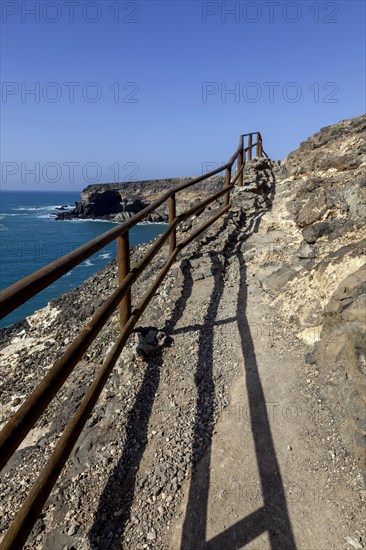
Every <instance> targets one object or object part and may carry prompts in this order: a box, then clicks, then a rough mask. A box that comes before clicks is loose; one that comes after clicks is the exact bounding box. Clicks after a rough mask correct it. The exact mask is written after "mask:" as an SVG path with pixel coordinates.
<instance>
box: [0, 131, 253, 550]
mask: <svg viewBox="0 0 366 550" xmlns="http://www.w3.org/2000/svg"><path fill="white" fill-rule="evenodd" d="M254 134H256V137H257V141H256V143H253V142H252V136H253V135H254ZM247 135H248V134H243V135H241V136H240V140H239V145H238V148H237V149H236V151H235V152H234V154H233V155H232V157H231V158H230V159H229V161H228V162H227V163H226V164H225V165H224V166H222V167H220V168H217V169H215V170H212V171H211V172H208V173H207V174H204V175H203V176H199V177H197V178H194V179H193V180H190V181H188V182H184V183H182V184H180V185H177V186H175V187H173V188H171V189H169V190H168V191H167V192H165V193H164V194H163V195H162V196H161V197H159V198H158V199H157V200H156V201H154V202H153V203H151V204H150V205H149V206H147V207H146V208H144V209H143V210H142V211H140V212H139V213H138V214H135V215H134V216H133V217H132V218H130V219H129V220H128V221H127V222H124V223H122V224H121V225H119V226H118V227H116V228H113V229H111V230H109V231H107V232H106V233H104V234H102V235H101V236H99V237H97V238H96V239H93V240H92V241H89V242H88V243H86V244H85V245H83V246H81V247H79V248H78V249H76V250H75V251H73V252H72V253H71V254H68V255H66V256H63V257H61V258H59V259H58V260H56V261H54V262H52V263H51V264H49V265H47V266H45V267H44V268H41V269H40V270H38V271H36V272H35V273H33V274H31V275H29V276H28V277H26V278H24V279H22V280H21V281H19V282H18V283H15V284H14V285H12V286H11V287H9V288H8V289H6V290H4V291H3V292H1V293H0V306H1V307H2V312H1V315H0V318H2V317H4V316H5V315H7V314H8V313H10V312H11V311H13V310H14V309H16V307H19V305H21V304H23V303H24V302H25V301H27V300H28V299H30V298H31V297H33V296H34V295H36V294H37V293H38V292H40V291H41V290H43V289H44V288H46V287H47V286H49V285H50V284H51V283H53V282H54V281H55V280H57V279H58V278H59V277H61V276H62V275H64V274H65V273H66V272H67V271H69V270H70V269H72V268H73V267H74V266H75V265H78V264H79V263H81V262H82V261H84V260H85V259H86V258H88V257H89V256H91V255H92V254H94V253H95V252H97V251H98V250H100V249H101V248H103V247H104V246H106V245H107V244H109V243H110V242H112V241H113V240H116V241H117V264H118V277H119V286H118V287H117V289H116V290H115V291H114V292H113V293H112V295H111V296H110V297H109V298H107V299H106V300H105V302H104V303H103V305H102V306H101V307H100V308H99V310H98V311H97V313H96V314H95V315H94V316H93V317H92V319H90V320H89V322H88V323H87V324H86V326H85V327H84V329H83V330H82V332H81V333H80V334H79V336H78V337H77V338H76V339H75V340H74V341H73V342H72V344H71V345H70V346H69V347H68V349H67V350H66V351H65V352H64V353H63V354H62V356H61V358H60V359H58V361H56V363H55V364H54V365H53V367H52V368H51V370H50V371H49V372H48V373H47V375H46V376H45V377H44V378H43V380H42V381H41V383H40V384H39V385H38V386H37V387H36V388H35V390H34V391H33V392H32V393H31V395H30V396H29V397H28V398H27V399H26V400H25V402H24V403H23V404H22V406H21V407H20V408H19V409H18V411H17V412H16V413H15V414H14V415H13V416H12V417H11V418H10V420H9V421H8V422H7V424H6V425H5V427H4V428H3V429H2V431H1V432H0V470H1V469H2V468H3V467H4V465H5V464H6V463H7V461H8V460H9V458H10V457H11V456H12V455H13V454H14V452H15V451H16V449H17V448H18V446H19V445H20V443H21V442H22V441H23V439H24V438H25V437H26V435H27V434H28V433H29V431H30V430H31V429H32V427H33V426H34V424H35V423H36V421H37V420H38V418H39V417H40V416H41V414H42V413H43V412H44V411H45V410H46V408H47V407H48V405H49V403H50V402H51V401H52V399H53V398H54V397H55V395H56V394H57V392H58V391H59V390H60V388H61V387H62V386H63V384H64V383H65V381H66V380H67V378H68V377H69V376H70V374H71V373H72V371H73V369H74V368H75V366H76V365H77V363H78V362H79V361H80V359H81V358H82V356H83V355H84V353H85V351H86V350H87V349H88V348H89V346H90V345H91V343H92V342H93V341H94V339H95V338H96V336H97V335H98V334H99V332H100V330H101V329H102V328H103V327H104V326H105V323H106V322H107V320H108V319H109V318H110V316H111V315H112V313H113V312H114V310H115V309H116V307H118V305H119V308H120V325H121V334H120V337H119V338H118V340H117V342H116V344H115V345H114V347H113V348H112V350H111V352H110V353H109V354H108V357H107V359H106V360H105V362H104V363H103V365H102V367H101V369H100V371H99V373H98V374H97V376H96V377H95V379H94V380H93V382H92V383H91V385H90V387H89V390H88V391H87V393H86V394H85V396H84V398H83V399H82V401H81V403H80V405H79V408H78V409H77V411H76V413H75V414H74V416H73V418H72V419H71V421H70V422H69V423H68V424H67V426H66V428H65V430H64V432H63V434H62V435H61V437H60V439H59V441H58V443H57V445H56V447H55V450H54V451H53V453H52V455H51V457H50V459H49V460H48V462H47V463H46V465H45V467H44V468H43V470H42V471H41V473H40V474H39V476H38V479H37V480H36V482H35V483H34V485H33V486H32V488H31V490H30V492H29V494H28V496H27V497H26V499H25V501H24V503H23V505H22V507H21V509H20V510H19V512H18V513H17V514H16V516H15V518H14V520H13V522H12V524H11V526H10V527H9V529H8V531H7V532H6V534H5V537H4V539H3V540H2V542H1V544H0V548H1V549H2V550H10V549H17V550H18V549H19V548H20V547H21V546H22V545H23V544H24V543H25V542H26V540H27V538H28V536H29V533H30V531H31V530H32V527H33V525H34V523H35V522H36V521H37V519H38V517H39V515H40V513H41V511H42V508H43V506H44V504H45V502H46V500H47V498H48V496H49V494H50V492H51V491H52V488H53V486H54V485H55V483H56V481H57V478H58V476H59V475H60V473H61V471H62V468H63V467H64V465H65V463H66V461H67V459H68V457H69V456H70V453H71V451H72V449H73V447H74V444H75V442H76V440H77V438H78V436H79V435H80V433H81V431H82V429H83V427H84V425H85V423H86V421H87V419H88V417H89V415H90V413H91V411H92V409H93V407H94V405H95V403H96V401H97V399H98V397H99V395H100V393H101V391H102V389H103V387H104V385H105V383H106V381H107V379H108V376H109V374H110V372H111V370H112V369H113V366H114V365H115V363H116V361H117V359H118V357H119V355H120V353H121V351H122V349H123V347H124V345H125V343H126V342H127V339H128V337H129V335H130V334H131V332H132V330H133V328H134V327H135V325H136V323H137V321H138V319H139V318H140V317H141V315H142V313H143V311H144V310H145V309H146V307H147V306H148V304H149V302H150V300H151V299H152V298H153V296H154V295H155V293H156V291H157V289H158V288H159V286H160V284H161V282H162V281H163V279H164V277H165V276H166V274H167V273H168V271H169V269H170V267H171V265H172V264H173V262H174V261H175V260H176V258H177V256H178V254H179V253H180V252H181V250H183V248H185V247H186V246H187V245H188V244H189V243H191V242H192V241H193V240H194V239H195V238H196V237H197V236H198V235H200V234H201V233H202V232H203V231H205V230H206V229H207V228H208V227H210V225H212V224H213V223H214V222H215V221H216V220H218V219H219V218H220V217H221V216H223V215H224V214H225V213H226V212H227V211H228V210H229V208H230V191H231V190H232V189H233V188H234V186H235V184H236V182H239V185H242V184H243V172H244V167H245V160H246V154H247V153H248V159H249V157H250V158H251V151H252V149H253V148H254V147H256V153H257V155H258V153H260V155H262V153H263V148H262V138H261V135H260V133H259V132H255V133H253V134H249V136H250V143H249V145H248V147H244V137H245V136H247ZM236 159H238V165H237V171H236V175H235V176H234V177H233V178H232V176H231V171H232V167H233V165H234V162H235V161H236ZM224 170H225V173H226V176H225V184H224V187H223V188H222V189H221V190H220V191H218V192H216V193H214V194H213V195H211V196H210V197H208V198H207V199H205V200H203V201H202V202H200V203H199V204H198V205H195V206H193V207H191V208H189V209H188V210H186V211H185V212H183V213H182V214H180V215H179V216H177V215H176V195H177V193H179V191H182V190H184V189H186V188H188V187H190V186H192V185H195V184H196V183H199V182H201V181H204V180H206V179H208V178H210V177H211V176H213V175H215V174H217V173H219V172H222V171H224ZM221 197H224V205H223V207H221V208H220V210H219V211H218V212H217V213H216V214H215V215H213V216H212V217H211V218H210V219H209V220H208V221H206V222H205V223H204V224H202V225H201V226H199V227H198V228H197V229H196V230H195V231H194V232H193V233H192V234H191V235H189V236H188V237H186V238H185V239H184V240H183V241H181V242H180V243H179V244H177V235H176V229H177V227H178V225H179V224H180V223H181V222H182V221H184V220H186V219H188V218H189V217H191V216H192V215H194V214H197V215H199V214H200V213H201V212H202V211H203V210H204V209H205V208H206V207H207V206H208V205H209V204H211V203H212V202H215V201H217V200H219V199H220V198H221ZM166 201H168V207H169V208H168V210H169V227H168V229H167V230H166V231H165V232H164V233H163V234H162V235H160V236H159V237H158V239H157V240H156V241H155V243H154V244H153V245H152V246H151V247H150V249H149V250H148V252H147V253H146V254H145V256H144V257H143V258H142V259H141V260H140V261H139V263H138V264H137V266H136V267H134V268H133V269H130V248H129V229H131V227H133V226H134V225H136V224H137V223H139V222H140V221H141V220H142V219H144V218H145V217H146V216H147V215H148V214H150V213H151V212H152V211H154V210H155V209H156V208H158V207H159V206H160V205H162V204H163V203H164V202H166ZM168 240H169V256H168V259H167V261H166V263H165V265H164V266H163V268H162V269H161V271H160V272H159V274H158V276H157V278H156V279H155V281H154V283H153V285H152V286H151V287H150V288H149V289H148V291H147V292H146V293H145V295H144V296H143V298H142V299H141V300H140V302H139V304H138V305H137V308H135V309H134V310H132V305H131V287H132V285H133V283H134V282H135V281H136V279H137V277H139V275H141V273H142V272H143V271H144V270H145V268H146V267H147V266H148V265H149V264H150V262H151V261H152V259H153V258H154V257H155V256H156V254H157V253H158V252H159V250H160V249H161V248H162V246H163V245H164V243H165V242H166V241H168Z"/></svg>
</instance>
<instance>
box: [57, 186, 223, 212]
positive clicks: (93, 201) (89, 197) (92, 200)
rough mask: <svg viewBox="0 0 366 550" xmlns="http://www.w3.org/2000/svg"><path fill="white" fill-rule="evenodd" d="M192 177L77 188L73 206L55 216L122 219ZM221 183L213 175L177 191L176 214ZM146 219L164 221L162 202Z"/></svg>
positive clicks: (214, 189)
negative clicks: (180, 191)
mask: <svg viewBox="0 0 366 550" xmlns="http://www.w3.org/2000/svg"><path fill="white" fill-rule="evenodd" d="M192 179H193V178H192V177H187V178H169V179H160V180H144V181H137V182H135V181H131V182H125V183H106V184H96V185H89V186H88V187H86V188H85V189H83V191H81V201H79V202H77V203H76V205H75V208H74V209H73V210H69V211H66V212H61V213H60V214H58V215H57V217H56V219H57V220H73V219H102V220H109V221H114V222H123V221H126V220H127V219H129V218H131V217H132V216H134V215H135V214H137V213H138V212H140V211H141V210H143V209H144V208H145V207H146V206H148V205H149V204H150V203H151V202H153V201H154V200H156V199H157V198H158V197H159V196H160V195H161V194H162V193H163V192H164V191H167V190H168V189H170V188H171V187H174V186H177V185H179V184H181V183H184V182H186V181H190V180H192ZM222 183H223V177H221V176H216V177H212V178H209V179H208V180H206V181H204V182H201V183H198V184H196V185H194V186H192V187H191V188H189V189H187V190H186V191H184V192H183V193H180V194H179V202H178V205H177V207H178V213H180V211H183V210H186V209H187V208H189V206H191V205H192V204H193V203H194V202H195V201H196V200H202V198H204V197H205V196H209V194H212V193H213V192H215V191H218V190H219V189H220V188H221V186H222ZM146 221H147V222H153V223H156V222H167V221H168V213H167V207H166V205H163V206H162V207H160V208H158V209H157V210H156V211H155V212H152V213H151V214H149V216H148V217H147V218H146Z"/></svg>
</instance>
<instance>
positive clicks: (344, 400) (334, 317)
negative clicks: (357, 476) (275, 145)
mask: <svg viewBox="0 0 366 550" xmlns="http://www.w3.org/2000/svg"><path fill="white" fill-rule="evenodd" d="M365 130H366V116H360V117H357V118H354V119H349V120H344V121H341V122H339V123H337V124H335V125H332V126H329V127H326V128H322V129H321V130H320V131H319V132H318V133H316V134H315V135H314V136H312V137H310V138H309V139H308V140H306V141H305V142H304V143H302V144H301V145H300V147H299V148H298V149H297V150H296V151H293V152H292V153H290V154H289V155H288V156H287V158H286V159H285V160H284V162H283V163H281V166H280V167H279V168H278V169H277V170H276V180H277V185H276V196H275V200H274V203H273V206H272V211H271V212H270V213H269V214H267V215H266V216H265V218H264V220H263V222H262V224H261V232H262V233H265V235H264V234H263V235H262V236H261V237H260V236H258V237H257V241H258V244H257V245H256V246H255V248H253V249H252V250H248V255H249V256H248V257H250V261H252V262H253V263H255V264H256V265H258V276H259V278H260V284H261V286H262V289H263V290H264V292H265V295H266V296H267V300H268V301H269V302H271V303H272V306H273V307H274V308H276V310H277V312H278V315H280V316H281V317H282V318H283V319H286V320H287V322H288V324H289V325H291V327H292V330H294V331H295V332H297V334H298V336H299V337H300V338H301V339H303V340H304V341H305V342H306V343H307V345H308V346H309V353H308V355H307V362H308V364H309V373H310V378H309V384H314V385H316V386H317V388H318V389H319V394H320V398H321V399H326V400H327V402H328V403H329V406H331V407H333V408H339V410H340V411H343V412H344V416H345V417H348V419H349V424H348V425H347V424H344V425H343V428H342V429H343V430H344V433H345V438H346V439H347V438H348V439H349V434H350V433H351V434H352V438H353V444H354V448H355V453H356V456H357V459H358V461H359V464H360V467H361V469H362V471H363V473H364V476H365V478H366V358H365V344H366V340H365V336H364V334H365V329H366V304H365V298H366V286H365V274H366V271H365V244H366V232H365V216H366V183H365V168H366V162H365V150H366V147H365V146H366V132H365ZM251 246H252V247H254V243H253V240H252V243H251ZM347 430H350V432H349V433H347ZM350 444H351V442H350Z"/></svg>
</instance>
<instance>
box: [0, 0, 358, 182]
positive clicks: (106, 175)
mask: <svg viewBox="0 0 366 550" xmlns="http://www.w3.org/2000/svg"><path fill="white" fill-rule="evenodd" d="M1 7H2V14H1V15H2V71H1V77H2V81H3V83H2V96H1V110H2V123H1V138H2V140H1V145H2V146H1V154H2V155H1V156H2V159H1V160H2V189H24V190H27V191H29V190H32V189H44V190H46V189H53V190H61V189H65V190H75V191H77V190H80V189H82V188H83V187H85V186H86V185H88V184H89V183H95V182H111V181H122V180H126V181H128V180H129V179H135V180H136V179H149V178H162V177H175V176H189V175H196V174H201V173H202V172H203V171H205V169H206V168H207V169H209V166H210V167H211V169H212V167H213V166H214V164H215V163H217V164H220V163H224V162H226V161H227V159H228V158H229V157H230V155H231V154H232V152H233V151H234V150H235V148H236V146H237V142H238V138H239V135H240V133H246V132H248V131H256V130H259V131H261V133H262V136H263V140H264V147H265V150H266V151H267V153H268V154H269V155H270V156H271V157H272V158H274V159H282V158H284V157H285V156H286V154H287V153H288V152H289V151H291V150H293V149H296V148H297V147H298V145H299V143H300V142H301V141H303V140H304V139H306V138H307V137H309V136H310V135H312V134H313V133H314V132H316V131H317V130H318V129H320V128H321V127H322V126H326V125H329V124H333V123H336V122H337V121H339V120H341V119H344V118H349V117H354V116H357V115H360V114H362V113H363V112H364V111H365V100H364V94H365V81H364V66H365V54H364V52H365V37H364V36H365V35H364V25H365V7H364V2H361V1H350V0H347V1H345V2H343V1H338V2H327V1H325V2H323V1H320V2H314V1H301V2H282V1H275V2H271V1H269V2H246V1H244V2H230V1H227V2H214V1H213V2H200V1H197V0H195V1H184V2H180V1H165V2H164V1H157V2H155V1H146V2H145V1H138V2H124V1H118V0H117V1H116V0H103V1H99V2H89V1H86V2H84V1H81V0H79V1H77V2H74V1H73V0H71V1H69V2H66V1H63V0H59V1H57V2H55V1H54V2H33V1H30V0H29V1H27V2H15V1H9V2H7V1H3V2H2V6H1ZM32 89H33V90H35V92H34V93H30V90H32ZM230 91H231V92H232V93H230Z"/></svg>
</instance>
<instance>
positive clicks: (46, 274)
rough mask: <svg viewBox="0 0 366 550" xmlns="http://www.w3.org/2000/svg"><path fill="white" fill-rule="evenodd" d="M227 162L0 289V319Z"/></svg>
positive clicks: (224, 167)
mask: <svg viewBox="0 0 366 550" xmlns="http://www.w3.org/2000/svg"><path fill="white" fill-rule="evenodd" d="M227 166H228V164H226V165H225V166H220V167H219V168H216V169H215V170H212V171H211V172H207V174H204V175H202V176H198V177H197V178H194V179H193V180H191V181H188V182H185V183H182V184H180V185H177V186H176V187H172V189H169V191H167V192H166V193H164V194H163V195H162V196H161V197H160V198H159V199H157V200H156V201H154V202H152V203H151V204H149V206H147V207H146V208H144V209H143V210H141V211H140V212H138V213H137V214H135V215H134V216H132V217H131V218H130V219H129V220H127V221H126V222H124V223H122V224H121V225H119V226H118V227H115V228H113V229H110V230H109V231H107V232H105V233H103V234H102V235H100V236H99V237H96V238H95V239H93V240H92V241H89V242H88V243H86V244H85V245H82V246H81V247H79V248H77V249H76V250H74V251H73V252H71V253H69V254H65V255H64V256H62V257H61V258H58V259H57V260H55V261H54V262H52V263H50V264H48V265H47V266H45V267H42V268H41V269H39V270H38V271H35V272H34V273H32V274H31V275H28V276H27V277H25V278H24V279H21V280H20V281H18V282H17V283H14V284H13V285H11V286H10V287H8V288H7V289H5V290H3V291H2V292H0V310H1V311H0V319H2V318H3V317H5V316H6V315H8V314H9V313H11V312H12V311H14V309H16V308H17V307H19V306H20V305H22V304H24V303H25V302H26V301H27V300H29V299H30V298H33V296H35V295H36V294H38V293H39V292H41V291H42V290H44V289H45V288H46V287H47V286H49V285H50V284H52V283H54V282H55V281H56V280H57V279H59V278H60V277H62V276H63V275H65V273H67V272H68V271H70V269H72V268H73V267H75V266H76V265H78V264H79V263H80V262H82V261H84V260H86V259H87V258H89V257H90V256H92V255H93V254H95V253H96V252H98V250H100V249H101V248H103V247H104V246H106V245H107V244H109V243H110V242H112V241H113V240H114V239H116V238H117V237H121V236H122V235H123V234H124V233H126V231H128V230H129V229H131V227H133V226H134V225H136V224H137V223H139V222H140V221H142V220H143V219H144V218H145V217H146V216H147V215H148V214H150V213H151V212H153V211H154V210H156V208H158V207H159V206H161V205H162V204H163V203H164V202H165V201H167V200H168V199H169V197H170V196H171V195H172V194H173V193H177V192H179V191H182V190H184V189H187V187H190V186H192V185H195V184H196V183H199V182H201V181H204V180H205V179H208V178H210V177H212V176H214V175H215V174H218V173H219V172H222V171H223V170H225V169H226V167H227Z"/></svg>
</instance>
